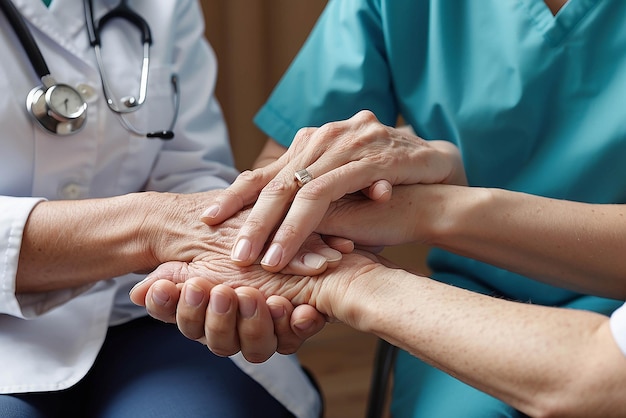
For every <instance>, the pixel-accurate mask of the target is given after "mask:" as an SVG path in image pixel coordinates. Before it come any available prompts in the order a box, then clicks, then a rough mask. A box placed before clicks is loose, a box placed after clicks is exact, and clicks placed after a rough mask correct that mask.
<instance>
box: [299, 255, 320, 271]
mask: <svg viewBox="0 0 626 418" xmlns="http://www.w3.org/2000/svg"><path fill="white" fill-rule="evenodd" d="M302 262H303V263H304V265H305V266H307V267H310V268H312V269H315V270H317V269H319V268H321V267H322V266H323V265H324V264H325V263H326V257H323V256H321V255H319V254H315V253H306V254H304V256H303V257H302Z"/></svg>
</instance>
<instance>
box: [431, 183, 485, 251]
mask: <svg viewBox="0 0 626 418" xmlns="http://www.w3.org/2000/svg"><path fill="white" fill-rule="evenodd" d="M428 202H429V204H428V205H424V206H425V207H427V208H428V211H429V212H430V213H429V214H428V215H427V217H426V219H427V221H426V222H423V223H422V225H424V224H425V225H426V229H427V231H426V234H425V235H426V237H427V239H426V244H428V245H429V246H432V247H440V248H454V244H455V243H456V242H458V241H459V240H460V239H461V238H465V237H467V235H468V234H471V230H472V227H473V226H475V225H477V224H482V223H483V221H482V219H484V217H485V213H486V211H487V208H489V207H490V206H491V205H492V202H493V192H492V190H491V189H487V188H482V187H468V186H451V185H439V186H437V187H436V194H435V196H434V197H433V196H429V200H428Z"/></svg>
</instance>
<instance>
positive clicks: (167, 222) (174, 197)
mask: <svg viewBox="0 0 626 418" xmlns="http://www.w3.org/2000/svg"><path fill="white" fill-rule="evenodd" d="M135 196H137V199H138V204H141V205H143V206H142V208H143V210H137V211H136V213H137V214H140V215H136V214H129V216H143V218H141V219H140V220H139V221H138V222H137V223H138V224H140V225H141V228H140V230H139V232H138V233H137V236H138V237H139V239H138V240H134V241H133V240H129V242H132V243H133V245H137V241H139V244H138V245H143V246H145V247H146V248H147V249H146V250H145V251H143V252H142V253H144V254H146V255H147V258H148V260H147V261H146V262H145V263H144V264H145V265H146V269H148V270H152V269H154V268H156V267H157V266H158V265H160V264H162V263H165V262H167V261H172V260H177V261H184V262H188V261H191V260H193V259H194V257H196V256H198V255H199V254H206V253H210V252H211V251H213V250H214V248H216V246H218V244H219V243H218V242H217V241H219V240H220V239H221V237H220V236H219V234H216V233H215V230H214V229H210V228H207V226H206V225H205V224H204V223H203V222H201V221H200V217H201V214H202V212H203V210H204V208H205V207H206V206H207V205H208V204H210V202H212V201H214V200H215V199H216V198H217V197H218V196H219V192H218V191H209V192H204V193H194V194H173V193H140V194H136V195H135ZM233 219H237V222H239V225H242V224H243V221H244V220H245V218H243V217H235V218H233ZM218 229H219V228H218ZM328 242H329V243H330V245H332V247H334V248H331V246H329V244H327V243H326V242H325V241H323V240H322V238H321V237H320V236H319V235H317V234H312V235H310V236H309V237H308V238H307V239H306V242H305V244H304V245H303V246H302V247H301V248H299V249H298V250H297V255H296V256H295V257H294V258H293V259H292V260H291V261H290V262H289V264H287V265H286V266H285V270H284V272H285V273H290V274H317V273H320V272H322V271H323V270H325V269H326V268H327V267H329V266H333V265H335V264H336V263H338V262H339V261H340V260H341V252H342V251H344V252H349V251H351V250H352V247H351V243H350V242H347V241H346V240H340V239H334V240H333V239H328Z"/></svg>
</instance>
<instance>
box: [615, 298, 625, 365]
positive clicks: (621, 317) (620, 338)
mask: <svg viewBox="0 0 626 418" xmlns="http://www.w3.org/2000/svg"><path fill="white" fill-rule="evenodd" d="M611 332H612V333H613V338H615V342H616V343H617V345H618V346H619V348H620V350H622V353H624V355H625V356H626V304H624V305H622V306H621V307H620V308H618V309H617V310H616V311H615V312H613V314H612V315H611Z"/></svg>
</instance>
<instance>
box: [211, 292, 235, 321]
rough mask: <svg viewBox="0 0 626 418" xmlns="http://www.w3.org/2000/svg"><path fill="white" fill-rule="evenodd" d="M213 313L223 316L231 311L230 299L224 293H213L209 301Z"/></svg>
mask: <svg viewBox="0 0 626 418" xmlns="http://www.w3.org/2000/svg"><path fill="white" fill-rule="evenodd" d="M209 306H210V308H211V311H213V312H215V313H216V314H220V315H223V314H225V313H227V312H228V311H229V310H230V298H229V297H228V296H226V295H224V294H223V293H220V292H213V293H211V298H210V299H209Z"/></svg>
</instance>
